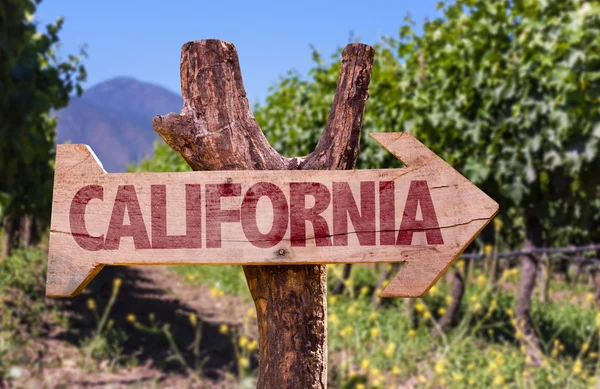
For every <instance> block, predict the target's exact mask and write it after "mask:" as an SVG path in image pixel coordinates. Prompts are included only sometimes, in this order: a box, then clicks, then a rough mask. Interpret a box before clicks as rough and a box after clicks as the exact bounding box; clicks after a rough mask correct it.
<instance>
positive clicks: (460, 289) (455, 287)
mask: <svg viewBox="0 0 600 389" xmlns="http://www.w3.org/2000/svg"><path fill="white" fill-rule="evenodd" d="M452 275H453V276H452V294H451V296H452V301H451V302H450V304H449V305H448V308H447V309H446V313H444V316H442V318H441V319H440V323H439V324H440V329H441V330H442V331H443V332H446V331H448V330H449V329H450V326H451V325H452V323H454V322H455V321H456V317H457V316H458V311H459V310H460V304H461V302H462V298H463V295H464V294H465V280H464V278H463V276H462V274H461V272H460V269H459V268H458V267H457V268H456V269H454V272H453V273H452Z"/></svg>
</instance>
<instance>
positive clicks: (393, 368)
mask: <svg viewBox="0 0 600 389" xmlns="http://www.w3.org/2000/svg"><path fill="white" fill-rule="evenodd" d="M392 375H395V376H399V375H400V368H399V367H398V366H394V367H392Z"/></svg>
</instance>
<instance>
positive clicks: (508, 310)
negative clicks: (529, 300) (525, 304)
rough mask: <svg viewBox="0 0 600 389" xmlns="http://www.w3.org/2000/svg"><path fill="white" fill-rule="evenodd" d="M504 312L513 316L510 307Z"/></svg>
mask: <svg viewBox="0 0 600 389" xmlns="http://www.w3.org/2000/svg"><path fill="white" fill-rule="evenodd" d="M506 314H507V315H508V316H509V317H512V316H513V315H514V314H515V313H514V312H513V310H512V309H510V308H509V309H507V310H506Z"/></svg>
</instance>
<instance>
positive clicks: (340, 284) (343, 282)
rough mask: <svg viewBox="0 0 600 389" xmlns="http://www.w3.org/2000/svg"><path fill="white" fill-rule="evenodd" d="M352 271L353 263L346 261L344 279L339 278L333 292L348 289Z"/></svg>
mask: <svg viewBox="0 0 600 389" xmlns="http://www.w3.org/2000/svg"><path fill="white" fill-rule="evenodd" d="M351 272H352V264H351V263H346V264H345V265H344V270H343V272H342V279H341V280H337V282H336V283H335V285H334V286H333V289H332V291H331V293H332V294H342V292H343V291H344V289H346V281H348V279H349V278H350V273H351Z"/></svg>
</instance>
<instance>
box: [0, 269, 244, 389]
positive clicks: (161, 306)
mask: <svg viewBox="0 0 600 389" xmlns="http://www.w3.org/2000/svg"><path fill="white" fill-rule="evenodd" d="M117 277H118V278H120V279H122V281H123V282H122V285H121V288H120V292H119V294H118V297H117V300H116V303H115V305H114V307H113V310H112V312H111V314H110V319H112V320H113V321H114V328H118V329H122V331H123V332H124V337H123V338H124V339H123V341H122V342H121V343H120V345H119V346H120V347H121V349H122V351H121V353H120V355H122V357H121V360H122V361H128V360H136V361H137V364H136V365H135V366H132V367H122V366H121V367H118V368H116V367H115V366H111V361H108V360H107V361H104V362H101V363H99V364H98V365H97V366H94V367H93V368H92V369H84V368H82V367H81V352H80V351H79V350H78V347H79V345H80V343H81V340H82V339H85V338H86V337H90V336H91V335H93V333H94V330H95V328H96V321H95V319H94V317H93V315H92V314H91V312H90V310H89V309H88V305H87V304H88V299H89V298H91V297H93V298H94V300H95V301H96V304H97V306H98V309H99V311H100V312H102V310H103V307H104V306H105V304H106V302H107V301H108V299H109V297H110V294H111V292H112V285H113V280H114V279H115V278H117ZM47 303H48V304H58V306H59V309H60V311H61V312H66V314H67V317H68V318H69V322H70V325H69V326H67V327H66V328H65V326H63V325H57V324H53V323H52V322H48V323H46V322H44V323H41V325H40V327H41V328H40V331H39V332H40V335H39V336H37V337H36V338H35V339H32V342H31V346H30V347H27V349H26V350H23V352H24V353H28V354H30V355H28V356H29V358H27V359H29V360H34V361H35V363H34V364H33V365H28V366H27V367H21V366H14V367H12V368H11V371H10V375H11V376H12V377H13V379H11V380H10V381H6V382H4V383H2V382H0V387H6V388H36V389H37V388H99V387H102V388H231V387H236V388H237V387H239V386H240V383H239V382H238V380H237V378H236V377H235V375H234V374H232V373H233V372H235V369H236V363H235V355H234V354H235V353H234V349H233V345H232V340H231V338H230V336H229V335H223V334H221V333H220V331H219V327H220V326H221V325H222V324H227V325H228V326H230V327H238V328H239V327H240V326H241V325H242V323H243V321H244V320H246V322H247V323H248V320H250V322H249V323H248V325H247V331H248V332H249V335H250V336H251V337H254V336H255V334H256V323H255V321H254V320H255V319H248V315H247V312H248V310H249V309H252V308H253V307H254V305H253V304H252V302H246V301H243V300H242V299H241V298H240V297H237V296H214V295H213V294H211V293H210V288H209V287H208V286H206V285H203V286H200V287H197V286H192V285H188V284H187V283H186V282H185V281H184V280H183V278H182V277H181V276H180V275H178V274H176V273H174V272H172V271H169V270H168V269H167V268H164V267H159V266H156V267H106V268H104V269H103V270H102V271H101V272H100V273H99V275H98V276H97V277H96V278H95V279H94V280H93V281H92V283H91V284H90V285H89V286H88V287H87V288H86V289H85V291H84V292H82V293H81V294H80V295H79V296H77V297H75V298H70V299H62V300H58V301H57V300H50V299H48V301H47ZM190 313H196V315H197V316H198V319H199V320H201V321H202V324H203V325H202V340H201V344H200V350H201V351H202V353H203V355H202V358H204V357H208V359H207V363H206V364H205V365H204V367H203V369H202V375H203V377H202V378H201V379H191V378H190V377H189V375H187V374H186V373H185V371H183V369H182V368H181V364H179V363H177V362H175V361H173V360H169V356H170V355H171V351H170V347H169V345H168V343H167V341H166V339H165V338H164V337H163V336H160V335H156V334H150V333H145V332H143V331H140V330H139V329H136V328H135V326H134V325H132V323H131V322H129V321H128V320H127V318H128V316H129V315H131V314H133V315H135V317H136V319H137V320H138V321H139V322H141V323H144V324H147V323H149V315H150V314H153V315H154V317H155V318H156V319H155V320H156V321H158V322H160V323H169V325H170V330H171V332H172V334H173V337H174V339H175V341H176V343H177V345H178V347H179V349H180V350H181V352H182V354H183V355H184V357H185V358H186V360H188V361H189V362H190V364H192V363H193V362H192V361H193V360H194V358H193V354H192V350H191V349H190V347H189V345H190V344H191V343H192V342H193V336H194V331H193V329H192V327H191V325H190V321H189V314H190ZM112 363H114V361H113V362H112ZM252 363H253V364H254V366H255V365H256V361H252ZM121 365H123V363H121ZM247 384H251V382H247ZM251 386H253V385H252V384H251Z"/></svg>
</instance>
